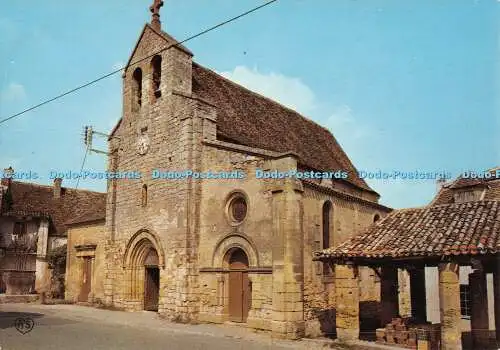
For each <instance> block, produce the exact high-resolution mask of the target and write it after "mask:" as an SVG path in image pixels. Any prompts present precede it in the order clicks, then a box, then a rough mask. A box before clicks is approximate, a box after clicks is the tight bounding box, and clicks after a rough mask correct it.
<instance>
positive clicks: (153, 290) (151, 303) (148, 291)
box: [144, 267, 160, 311]
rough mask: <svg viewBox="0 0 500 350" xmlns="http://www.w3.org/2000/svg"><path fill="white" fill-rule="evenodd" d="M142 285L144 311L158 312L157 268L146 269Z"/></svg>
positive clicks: (158, 277) (158, 285) (158, 284)
mask: <svg viewBox="0 0 500 350" xmlns="http://www.w3.org/2000/svg"><path fill="white" fill-rule="evenodd" d="M144 284H145V285H144V310H147V311H158V301H159V297H160V270H159V269H158V267H146V276H145V279H144Z"/></svg>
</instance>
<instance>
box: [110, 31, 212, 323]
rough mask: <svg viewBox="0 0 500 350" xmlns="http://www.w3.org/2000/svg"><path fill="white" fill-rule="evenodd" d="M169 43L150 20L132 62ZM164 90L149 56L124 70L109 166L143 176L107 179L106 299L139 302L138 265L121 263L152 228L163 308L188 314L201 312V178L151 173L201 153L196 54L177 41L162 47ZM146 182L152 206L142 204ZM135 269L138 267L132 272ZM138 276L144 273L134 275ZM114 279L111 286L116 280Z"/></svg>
mask: <svg viewBox="0 0 500 350" xmlns="http://www.w3.org/2000/svg"><path fill="white" fill-rule="evenodd" d="M168 45H169V42H167V41H165V40H164V39H163V38H162V37H161V36H160V35H159V34H157V33H156V32H154V31H153V30H152V29H150V28H149V27H145V30H144V32H143V35H142V37H141V39H140V41H139V42H138V46H137V47H136V50H135V51H134V53H133V55H132V57H131V62H137V61H139V60H140V59H142V58H144V57H145V56H148V55H151V54H152V53H153V52H157V51H158V50H160V49H161V48H164V47H166V46H168ZM161 56H162V66H161V76H162V84H161V86H160V89H161V96H160V97H153V93H152V91H151V65H150V59H148V60H145V61H141V62H140V63H138V64H136V65H132V66H130V67H129V68H128V69H127V71H126V72H125V74H124V78H123V79H124V91H123V98H124V100H123V108H124V110H123V118H122V121H121V123H120V125H119V127H118V129H117V130H116V132H115V134H114V135H113V136H114V137H113V138H111V140H110V145H109V146H110V160H109V169H113V170H118V171H138V172H140V173H141V174H142V177H141V178H140V179H119V180H110V182H109V183H108V205H107V215H106V220H107V224H106V225H107V230H108V238H109V240H110V241H109V242H108V245H107V247H108V258H109V259H110V260H109V263H108V269H107V271H106V274H107V285H108V287H107V293H108V297H107V300H109V301H110V302H112V303H113V305H115V306H119V307H125V308H129V309H137V308H139V307H140V306H141V305H142V302H143V296H141V295H140V294H141V293H139V290H138V288H140V283H139V281H135V280H134V278H136V277H134V276H139V275H140V273H138V272H137V267H134V266H124V260H123V259H124V255H127V254H130V250H133V249H135V247H131V246H128V243H129V241H130V240H131V239H132V238H133V237H134V236H135V235H137V234H138V233H139V232H143V231H144V232H148V233H149V237H150V238H151V240H152V241H154V242H156V243H157V244H156V245H155V249H156V250H157V252H158V255H159V256H160V257H162V259H163V261H164V266H162V267H161V269H160V279H161V281H160V284H161V286H162V288H161V290H160V312H161V313H163V314H165V316H167V317H170V318H176V319H178V318H181V319H185V320H187V319H189V318H190V317H191V316H190V315H192V314H196V313H197V310H196V307H197V299H196V298H197V296H196V294H195V293H194V288H196V285H197V281H196V278H197V276H196V271H195V267H196V266H195V261H194V258H195V256H196V250H195V248H196V246H197V245H196V239H197V238H196V237H197V232H196V230H197V226H196V225H197V223H196V220H195V218H196V215H194V213H196V212H197V209H196V206H197V205H198V203H199V201H198V200H196V198H195V196H196V195H197V192H196V191H197V190H196V186H197V185H196V184H194V183H193V181H191V180H186V179H184V180H165V179H153V178H152V176H151V175H152V172H153V171H154V170H155V169H161V170H172V169H181V170H187V169H192V170H196V169H197V168H198V167H199V157H198V155H197V153H199V151H197V150H196V148H195V146H194V145H200V147H201V143H200V140H199V137H201V132H202V130H201V122H202V121H201V120H202V118H203V116H202V115H200V114H202V113H203V108H201V107H200V108H197V106H198V105H199V104H203V102H200V101H197V100H194V99H192V98H191V97H190V96H189V94H190V92H191V56H190V55H188V54H187V53H185V52H184V51H182V50H179V49H177V48H173V49H170V50H166V51H163V52H162V53H161ZM138 67H139V68H141V69H142V103H141V105H140V106H138V105H137V104H135V105H134V103H136V102H134V81H133V72H134V70H135V69H136V68H138ZM141 137H142V138H147V139H149V147H148V149H147V152H144V154H141V153H140V152H139V150H138V148H137V142H138V140H139V138H141ZM143 186H147V205H142V201H141V198H142V191H143ZM134 271H135V272H134ZM137 278H140V276H139V277H137ZM111 286H112V287H111Z"/></svg>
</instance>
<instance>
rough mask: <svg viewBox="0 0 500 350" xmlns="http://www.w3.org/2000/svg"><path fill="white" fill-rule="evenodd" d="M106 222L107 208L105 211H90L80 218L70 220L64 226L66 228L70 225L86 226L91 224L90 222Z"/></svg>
mask: <svg viewBox="0 0 500 350" xmlns="http://www.w3.org/2000/svg"><path fill="white" fill-rule="evenodd" d="M104 220H106V210H105V208H103V210H100V211H95V210H90V211H88V212H86V213H83V214H82V215H80V216H77V217H76V218H74V219H70V220H68V221H66V222H65V223H64V224H65V225H66V226H70V225H78V224H85V223H89V222H94V221H104Z"/></svg>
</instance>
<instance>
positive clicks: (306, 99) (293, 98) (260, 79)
mask: <svg viewBox="0 0 500 350" xmlns="http://www.w3.org/2000/svg"><path fill="white" fill-rule="evenodd" d="M220 74H221V75H222V76H224V77H226V78H228V79H230V80H232V81H234V82H235V83H238V84H240V85H243V86H245V87H246V88H248V89H250V90H252V91H255V92H257V93H259V94H261V95H264V96H266V97H269V98H271V99H273V100H275V101H277V102H279V103H281V104H283V105H284V106H287V107H289V108H291V109H294V110H296V111H298V112H300V113H303V114H306V115H307V114H309V113H311V112H312V111H313V110H314V109H315V108H316V107H317V101H316V96H315V95H314V92H313V91H312V90H311V88H310V87H309V86H307V85H306V84H304V83H303V82H302V81H301V80H300V79H299V78H294V77H287V76H285V75H282V74H279V73H274V72H270V73H267V74H266V73H262V72H259V70H258V69H257V68H254V69H250V68H248V67H245V66H237V67H236V68H234V70H233V71H231V72H220Z"/></svg>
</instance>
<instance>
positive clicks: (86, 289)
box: [78, 257, 92, 302]
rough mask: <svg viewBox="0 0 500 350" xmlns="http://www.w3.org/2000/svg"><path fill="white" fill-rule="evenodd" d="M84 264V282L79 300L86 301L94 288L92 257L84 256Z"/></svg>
mask: <svg viewBox="0 0 500 350" xmlns="http://www.w3.org/2000/svg"><path fill="white" fill-rule="evenodd" d="M82 265H83V266H82V283H81V287H80V295H79V297H78V301H82V302H86V301H88V298H89V293H90V290H91V288H92V258H91V257H84V258H83V262H82Z"/></svg>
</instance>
